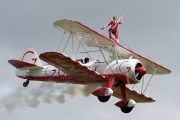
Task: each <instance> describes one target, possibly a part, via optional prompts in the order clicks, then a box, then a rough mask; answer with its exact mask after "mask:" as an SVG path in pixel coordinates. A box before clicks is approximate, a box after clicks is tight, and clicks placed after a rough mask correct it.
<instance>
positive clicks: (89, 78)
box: [8, 19, 171, 113]
mask: <svg viewBox="0 0 180 120" xmlns="http://www.w3.org/2000/svg"><path fill="white" fill-rule="evenodd" d="M53 25H54V27H55V28H57V29H59V30H62V31H63V32H64V34H68V35H69V37H68V40H67V41H66V44H65V45H64V46H65V47H66V46H67V43H68V41H69V40H70V38H71V37H72V38H76V40H77V41H78V42H79V43H78V48H77V50H76V53H77V51H78V50H79V48H80V46H82V48H83V49H84V50H85V52H86V53H87V54H88V51H87V50H86V49H85V47H84V45H86V46H88V47H95V48H98V49H99V52H100V53H101V55H102V57H103V59H104V61H105V62H99V61H98V60H92V59H91V57H90V56H89V54H88V56H89V58H85V59H84V60H83V59H81V60H79V59H77V58H76V56H74V57H73V58H72V57H69V56H67V55H66V54H64V53H63V51H64V50H63V51H62V52H57V51H56V52H44V53H42V54H40V55H39V56H38V55H37V54H36V51H35V50H34V49H32V48H31V49H29V50H28V51H26V52H25V53H24V54H23V56H22V57H21V58H20V59H19V60H16V59H11V60H9V61H8V62H9V63H10V64H11V65H13V66H14V67H16V68H17V69H16V75H17V77H19V78H22V79H26V82H24V83H23V86H24V87H27V86H28V84H29V81H46V82H57V83H67V82H68V83H72V84H85V85H86V84H87V83H94V82H97V83H103V84H104V86H102V87H101V88H98V89H96V90H94V91H93V92H92V94H93V95H95V96H97V97H98V99H99V101H101V102H106V101H108V100H109V98H110V97H111V96H115V97H117V98H120V99H121V100H120V101H119V102H117V103H116V104H115V105H116V106H117V107H120V108H121V111H122V112H124V113H129V112H131V110H132V109H133V108H134V107H135V105H136V103H145V102H154V101H155V100H154V99H153V98H151V97H149V96H147V95H144V92H143V91H141V92H137V91H135V90H133V89H131V88H129V87H128V86H127V85H128V84H137V83H139V82H140V81H142V80H143V77H144V75H145V74H151V75H152V76H153V75H161V74H170V73H171V71H170V70H169V69H167V68H165V67H163V66H161V65H159V64H157V63H155V62H153V61H151V60H149V59H147V58H145V57H143V56H141V55H139V54H137V53H135V52H133V51H132V50H130V49H128V48H126V47H124V46H122V45H121V44H119V43H117V42H115V41H114V40H111V39H108V38H107V37H105V36H103V35H101V34H99V33H97V32H96V31H94V30H92V29H91V28H89V27H87V26H85V25H83V24H82V23H80V22H78V21H75V20H67V19H64V20H59V21H56V22H54V24H53ZM63 36H64V35H63ZM72 41H73V39H72ZM104 51H105V52H108V53H109V55H110V56H109V58H107V57H106V55H105V53H104ZM40 59H41V60H43V61H44V62H46V63H48V64H46V65H42V63H41V60H40Z"/></svg>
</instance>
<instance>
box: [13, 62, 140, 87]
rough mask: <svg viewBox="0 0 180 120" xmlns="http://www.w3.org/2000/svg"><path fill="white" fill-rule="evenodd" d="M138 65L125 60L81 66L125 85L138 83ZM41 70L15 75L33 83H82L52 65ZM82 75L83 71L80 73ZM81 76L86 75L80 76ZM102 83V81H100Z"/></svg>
mask: <svg viewBox="0 0 180 120" xmlns="http://www.w3.org/2000/svg"><path fill="white" fill-rule="evenodd" d="M138 63H140V61H139V60H136V59H126V60H118V62H117V61H116V60H114V61H112V62H110V63H108V64H107V63H106V62H99V61H96V60H95V61H90V62H89V63H87V64H82V65H84V66H87V67H89V68H91V69H92V70H93V71H96V72H98V73H99V74H100V75H103V76H105V77H106V78H110V77H115V79H116V80H121V81H124V82H126V83H129V84H130V83H136V82H138V81H137V80H136V79H134V78H135V77H134V76H135V72H134V71H135V67H136V65H137V64H138ZM42 67H43V68H41V69H29V70H19V69H16V75H17V76H18V77H19V78H22V79H29V80H34V81H48V82H57V83H64V82H65V83H83V81H78V80H77V79H75V78H73V77H72V76H70V75H68V74H66V73H65V72H63V71H61V70H59V69H57V68H56V67H54V66H52V65H43V66H42ZM82 72H83V73H84V72H85V71H82ZM83 75H86V76H87V74H81V76H82V77H83ZM87 81H88V82H94V81H93V79H92V80H91V79H88V78H87ZM84 82H85V81H84ZM101 82H104V81H101Z"/></svg>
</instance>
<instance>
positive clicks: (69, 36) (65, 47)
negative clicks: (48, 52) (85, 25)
mask: <svg viewBox="0 0 180 120" xmlns="http://www.w3.org/2000/svg"><path fill="white" fill-rule="evenodd" d="M71 35H72V33H70V34H69V37H68V40H67V42H66V45H65V46H64V49H63V51H62V52H64V50H65V48H66V46H67V43H68V42H69V39H70V37H71Z"/></svg>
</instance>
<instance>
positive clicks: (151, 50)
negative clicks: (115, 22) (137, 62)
mask: <svg viewBox="0 0 180 120" xmlns="http://www.w3.org/2000/svg"><path fill="white" fill-rule="evenodd" d="M179 5H180V1H179V0H129V1H127V0H114V1H112V0H53V1H49V0H38V1H37V0H0V70H1V72H0V76H1V79H0V119H2V120H12V119H13V120H24V119H26V120H32V119H43V120H49V119H53V120H59V119H61V120H72V119H74V120H83V119H84V120H110V119H112V120H113V119H121V120H139V119H146V120H169V119H172V120H179V119H180V114H179V113H180V108H179V106H180V102H179V101H180V96H179V94H178V92H179V84H180V81H179V80H178V79H179V67H180V64H179V59H180V56H179V44H180V42H179V40H180V34H179V31H180V23H179V21H180V15H179V11H180V7H179ZM121 12H123V13H124V21H123V24H122V25H120V26H119V36H120V43H122V44H123V45H127V46H128V47H130V48H131V49H132V50H133V51H135V52H137V53H138V54H141V55H143V56H145V57H147V58H150V59H151V60H153V61H155V62H157V63H159V64H161V65H163V66H165V67H166V68H169V69H170V70H171V71H172V73H171V74H170V75H163V76H155V77H154V78H153V80H152V82H151V86H150V87H149V88H148V90H147V94H148V95H149V96H152V97H153V98H155V99H156V102H155V103H146V104H137V105H136V106H135V108H134V109H133V111H132V112H131V113H129V114H124V113H122V112H121V111H120V109H119V108H117V107H116V106H115V105H114V104H115V103H116V102H118V101H119V100H118V99H117V98H114V97H111V99H110V100H109V101H108V102H107V103H100V102H99V101H98V99H97V98H96V97H94V96H93V95H90V96H89V97H84V95H82V94H81V93H78V94H77V95H76V96H74V97H70V96H69V95H66V96H65V102H64V103H63V104H62V103H59V102H55V100H53V99H52V102H51V103H49V104H47V103H42V102H41V101H39V102H40V103H39V105H37V106H36V107H35V108H34V107H29V106H28V105H26V103H24V102H25V101H24V100H20V97H22V96H21V95H22V94H23V95H25V94H28V93H26V92H32V90H34V89H37V88H38V85H39V84H41V83H37V82H31V83H30V86H29V88H23V87H22V83H23V80H21V79H19V78H17V77H16V76H15V72H14V70H15V69H14V68H13V66H11V65H10V64H8V62H7V61H8V60H9V59H13V58H14V59H18V58H19V56H20V55H22V54H23V53H24V51H26V50H27V49H28V48H34V49H35V50H36V52H37V53H38V54H40V53H42V52H46V51H52V50H56V49H57V48H58V43H59V41H60V39H61V37H62V33H60V31H58V30H57V29H55V28H54V27H53V22H55V21H57V20H60V19H65V18H67V19H75V20H78V21H80V22H82V23H83V24H85V25H87V26H89V27H90V28H92V29H94V30H96V31H97V32H100V33H101V34H103V35H105V36H107V29H104V30H103V31H102V30H101V29H100V28H101V27H102V26H104V25H105V24H107V23H108V22H109V21H110V20H111V19H112V16H114V15H115V16H117V17H118V16H119V15H120V13H121ZM148 77H149V76H148ZM148 77H145V80H146V81H147V80H148ZM54 84H56V83H54ZM36 86H37V88H36ZM66 87H68V86H66ZM47 89H48V87H47ZM14 93H16V94H14ZM17 93H18V94H17ZM13 95H15V96H13ZM18 97H19V99H18ZM15 98H16V100H17V101H16V102H12V103H11V102H10V101H11V99H12V101H13V99H15ZM9 106H14V107H12V108H9ZM7 108H9V109H7Z"/></svg>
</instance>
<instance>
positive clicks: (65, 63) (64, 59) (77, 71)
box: [39, 52, 107, 82]
mask: <svg viewBox="0 0 180 120" xmlns="http://www.w3.org/2000/svg"><path fill="white" fill-rule="evenodd" d="M39 57H40V59H42V60H43V61H45V62H47V63H49V64H50V65H52V66H54V67H56V68H58V69H60V70H62V71H63V72H65V73H67V74H68V75H70V76H72V77H74V78H75V79H77V80H78V81H86V82H90V81H107V79H106V78H105V76H102V75H100V74H99V73H98V72H96V71H94V70H92V69H91V68H89V67H86V66H84V65H83V64H81V63H79V62H77V61H75V60H74V59H71V58H70V57H68V56H66V55H65V54H63V53H57V52H45V53H42V54H40V56H39Z"/></svg>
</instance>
